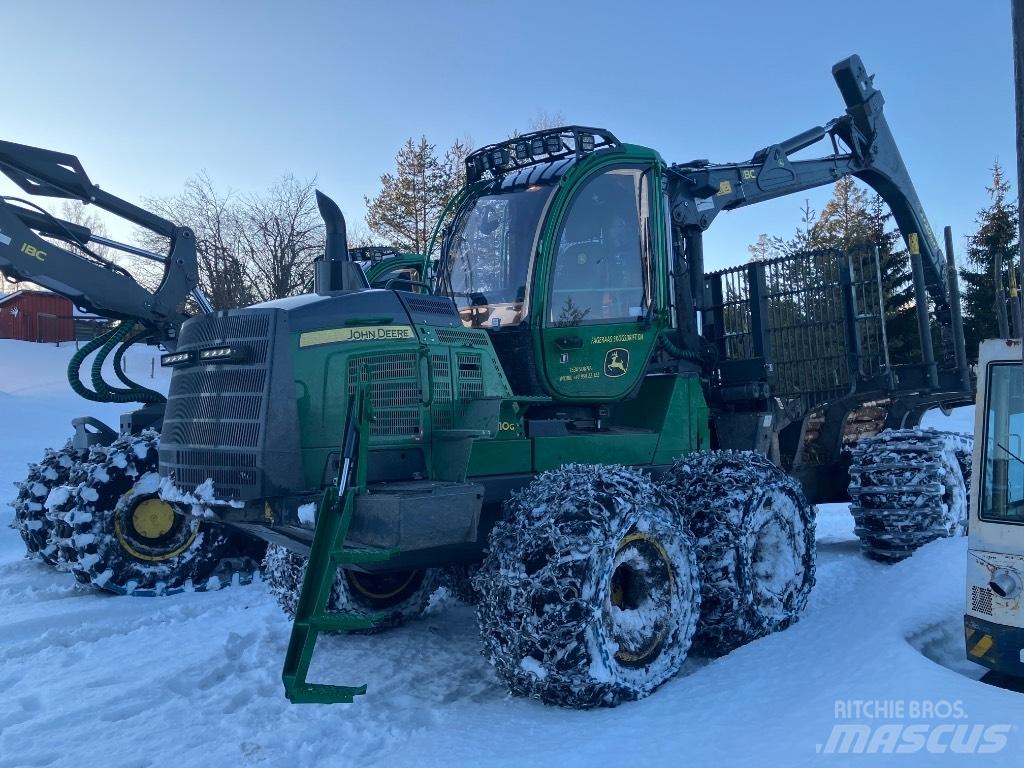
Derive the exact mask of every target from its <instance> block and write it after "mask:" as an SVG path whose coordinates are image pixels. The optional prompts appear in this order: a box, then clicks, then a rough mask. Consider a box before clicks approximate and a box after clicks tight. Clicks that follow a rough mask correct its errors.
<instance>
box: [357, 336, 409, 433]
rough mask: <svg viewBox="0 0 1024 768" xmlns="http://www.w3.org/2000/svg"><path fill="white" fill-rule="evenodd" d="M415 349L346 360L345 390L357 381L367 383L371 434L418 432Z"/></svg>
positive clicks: (360, 356) (358, 356) (359, 356)
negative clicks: (371, 416)
mask: <svg viewBox="0 0 1024 768" xmlns="http://www.w3.org/2000/svg"><path fill="white" fill-rule="evenodd" d="M416 363H417V355H416V353H415V352H401V353H396V354H390V355H357V356H355V357H353V358H351V359H350V360H349V361H348V391H349V393H352V392H354V391H355V388H356V385H357V384H358V383H360V382H367V383H369V385H370V405H371V406H372V407H373V422H372V423H371V424H370V436H371V437H381V438H388V437H410V436H413V435H418V434H420V432H421V430H422V425H421V423H420V385H419V378H418V376H417V375H416V373H417V365H416Z"/></svg>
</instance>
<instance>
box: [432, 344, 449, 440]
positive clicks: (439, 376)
mask: <svg viewBox="0 0 1024 768" xmlns="http://www.w3.org/2000/svg"><path fill="white" fill-rule="evenodd" d="M430 365H431V368H432V369H433V376H434V405H433V406H432V407H431V409H430V416H431V420H432V422H433V425H434V427H435V428H437V429H451V428H452V425H453V418H452V379H451V376H452V366H451V362H450V361H449V360H448V355H431V356H430Z"/></svg>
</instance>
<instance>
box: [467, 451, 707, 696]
mask: <svg viewBox="0 0 1024 768" xmlns="http://www.w3.org/2000/svg"><path fill="white" fill-rule="evenodd" d="M474 586H475V588H476V591H477V593H478V594H479V595H480V596H481V597H480V601H479V603H478V604H477V619H478V621H479V624H480V631H481V635H482V637H483V643H484V656H485V657H486V658H487V659H488V660H489V661H490V662H491V664H492V665H493V666H494V668H495V670H496V671H497V674H498V676H499V677H500V678H501V679H502V680H503V681H504V683H505V684H506V685H507V686H508V688H509V690H510V691H511V692H512V693H513V694H516V695H520V696H530V697H534V698H538V699H540V700H541V701H543V702H544V703H545V704H554V705H560V706H564V707H572V708H577V709H587V708H590V707H595V706H609V707H610V706H616V705H618V704H620V703H622V702H625V701H630V700H633V699H639V698H642V697H644V696H647V695H649V694H650V693H651V692H652V691H654V690H655V689H656V688H657V687H658V686H659V685H661V684H662V683H664V682H665V681H666V680H669V679H671V678H672V677H673V676H674V675H675V674H676V673H677V672H678V671H679V668H680V667H681V666H682V664H683V662H684V661H685V660H686V655H687V652H688V651H689V649H690V643H691V640H692V638H693V634H694V632H695V630H696V627H697V619H698V615H699V613H700V585H699V581H698V570H697V558H696V550H695V546H694V541H693V538H692V536H691V535H690V533H689V531H688V530H687V528H686V525H685V524H684V521H683V520H682V518H681V517H680V516H679V514H678V513H677V511H676V507H675V504H674V501H673V499H672V498H671V497H669V496H668V495H667V494H665V493H664V492H663V491H661V490H660V489H659V488H658V487H657V486H656V485H655V484H654V483H653V482H652V481H651V479H650V478H649V477H648V476H647V475H646V474H644V473H642V472H639V471H637V470H634V469H631V468H628V467H622V466H617V465H596V466H595V465H582V464H570V465H566V466H563V467H561V468H560V469H557V470H553V471H550V472H545V473H543V474H541V475H539V476H538V477H537V478H535V479H534V480H533V482H532V483H530V485H528V486H527V487H526V488H524V489H522V490H521V491H518V492H516V493H514V494H513V495H512V497H511V499H509V501H508V502H506V505H505V516H504V519H503V520H502V521H501V522H499V523H498V524H497V525H496V526H495V527H494V529H493V530H492V532H491V536H490V544H489V548H488V551H487V554H486V556H485V558H484V561H483V563H482V564H481V566H480V571H479V573H478V574H477V575H476V578H475V579H474Z"/></svg>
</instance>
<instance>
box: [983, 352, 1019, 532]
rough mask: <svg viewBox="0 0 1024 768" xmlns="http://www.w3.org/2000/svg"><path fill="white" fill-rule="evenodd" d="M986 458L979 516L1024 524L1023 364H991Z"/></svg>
mask: <svg viewBox="0 0 1024 768" xmlns="http://www.w3.org/2000/svg"><path fill="white" fill-rule="evenodd" d="M986 401H987V402H988V412H987V413H986V414H985V460H984V466H983V468H982V489H981V491H982V492H981V504H980V509H979V517H981V518H982V519H985V520H993V521H996V522H1010V523H1024V445H1022V444H1021V443H1022V439H1024V367H1022V365H1021V363H1002V364H994V365H991V366H990V367H989V374H988V393H987V397H986Z"/></svg>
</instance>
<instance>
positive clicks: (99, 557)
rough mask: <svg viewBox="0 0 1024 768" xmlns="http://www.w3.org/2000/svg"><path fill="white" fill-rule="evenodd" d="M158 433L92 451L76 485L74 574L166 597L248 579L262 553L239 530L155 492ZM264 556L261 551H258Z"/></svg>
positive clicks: (119, 589)
mask: <svg viewBox="0 0 1024 768" xmlns="http://www.w3.org/2000/svg"><path fill="white" fill-rule="evenodd" d="M158 440H159V435H158V434H157V433H156V432H153V431H146V432H143V433H142V434H141V435H135V436H133V435H122V436H121V437H119V438H118V439H117V440H115V441H114V442H113V443H112V444H111V445H109V446H107V447H105V448H101V449H97V448H94V449H93V451H92V452H91V453H90V457H89V462H88V463H87V464H85V465H83V467H82V470H83V471H82V473H81V482H80V483H79V484H78V485H77V486H76V487H75V488H74V490H73V499H74V504H73V508H72V509H71V511H70V513H69V514H68V516H67V519H68V521H69V523H70V525H71V527H72V533H71V535H70V537H69V540H68V546H69V547H70V548H71V549H72V550H73V554H72V556H71V557H70V558H69V560H71V568H72V572H73V573H74V574H75V576H76V577H77V578H78V579H79V580H80V581H82V582H87V583H90V584H92V585H93V586H94V587H98V588H99V589H103V590H105V591H108V592H114V593H117V594H120V595H164V594H173V593H175V592H182V591H185V590H188V589H195V590H197V591H198V590H205V589H215V588H218V587H221V586H226V585H228V584H230V583H231V580H232V578H233V576H234V575H235V574H236V573H237V574H238V576H239V579H240V581H242V582H245V581H249V580H251V577H252V573H253V571H254V570H255V568H256V563H257V562H258V559H253V558H251V557H248V556H246V555H245V554H242V553H243V552H244V550H245V549H246V548H247V546H248V545H249V542H248V538H249V537H244V539H245V540H243V537H242V536H241V534H237V533H234V532H232V531H228V530H226V529H223V528H222V527H220V526H214V525H210V524H208V523H205V522H202V521H199V520H197V519H195V518H193V517H188V516H186V515H183V514H179V512H178V510H176V509H175V508H174V506H173V505H171V504H169V503H168V502H166V501H164V500H163V499H161V498H160V497H159V496H158V494H157V491H158V489H159V486H160V477H159V475H158V474H157V471H156V470H157V443H158ZM260 554H262V553H260Z"/></svg>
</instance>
